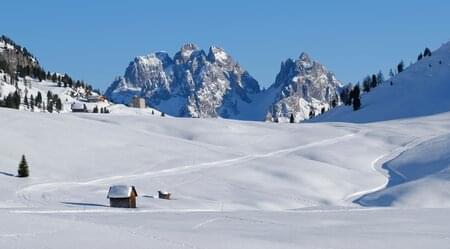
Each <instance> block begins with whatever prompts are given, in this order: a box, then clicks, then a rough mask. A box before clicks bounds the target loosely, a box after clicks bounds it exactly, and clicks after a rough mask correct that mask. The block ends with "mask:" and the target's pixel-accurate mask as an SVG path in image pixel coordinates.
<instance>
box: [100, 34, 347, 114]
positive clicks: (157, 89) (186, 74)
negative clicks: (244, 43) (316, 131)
mask: <svg viewBox="0 0 450 249" xmlns="http://www.w3.org/2000/svg"><path fill="white" fill-rule="evenodd" d="M138 58H139V57H138ZM145 58H151V61H147V60H148V59H147V60H145ZM157 59H159V61H158V60H157ZM161 62H162V64H161ZM161 65H162V66H161ZM123 86H126V87H123ZM339 87H340V82H339V81H337V80H336V78H335V76H334V74H332V73H331V72H329V71H327V70H326V68H325V67H324V66H323V65H321V64H320V63H318V62H315V61H313V60H312V59H311V57H310V56H309V55H308V54H306V53H301V54H300V56H299V57H298V59H297V60H295V61H294V60H292V59H288V60H286V61H285V62H283V63H282V67H281V69H280V73H279V74H278V75H277V78H276V81H275V83H274V84H273V85H272V86H271V87H270V88H269V89H268V90H266V91H261V89H260V86H259V83H258V81H256V80H255V79H254V78H253V77H252V76H251V75H250V74H249V73H248V72H247V71H246V70H245V69H243V68H242V67H241V66H240V65H239V64H238V63H237V62H236V61H235V60H234V59H233V58H232V57H231V56H230V55H229V54H228V53H227V52H226V51H225V50H224V49H223V48H219V47H216V46H211V47H210V48H209V50H208V53H207V54H206V53H205V51H204V50H201V49H199V48H198V47H197V46H196V45H195V44H192V43H188V44H185V45H183V46H182V47H181V49H180V51H179V52H177V53H176V54H175V55H174V57H173V58H171V57H170V56H169V55H168V54H167V53H160V54H158V53H154V54H150V55H147V56H144V57H142V59H140V60H139V59H138V60H134V62H131V63H130V65H129V67H128V68H127V70H126V72H125V76H124V77H123V78H121V79H119V80H118V81H117V80H116V81H115V82H113V84H112V85H111V86H110V87H109V88H108V90H107V91H106V96H108V97H109V98H110V99H111V100H112V101H113V102H116V103H123V104H127V103H128V102H130V101H131V98H132V97H133V96H134V95H137V96H142V97H145V98H146V100H147V103H148V104H149V105H150V106H154V107H156V108H158V109H160V110H162V111H165V112H167V113H169V114H171V115H174V116H182V117H223V118H231V119H242V120H258V121H262V120H264V119H265V118H266V116H267V114H268V113H270V115H271V116H273V117H274V119H275V118H276V119H277V120H280V121H282V120H283V119H284V120H285V119H287V118H289V116H290V115H291V114H294V116H295V118H296V120H297V121H301V120H304V119H307V118H309V113H310V112H311V110H313V111H314V112H316V113H319V112H320V111H321V109H322V108H326V109H328V108H329V106H330V103H331V101H332V100H336V101H338V94H337V91H338V88H339Z"/></svg>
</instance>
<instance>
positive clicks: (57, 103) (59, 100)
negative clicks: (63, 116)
mask: <svg viewBox="0 0 450 249" xmlns="http://www.w3.org/2000/svg"><path fill="white" fill-rule="evenodd" d="M55 108H56V111H57V112H61V110H62V102H61V99H60V98H57V99H56V103H55Z"/></svg>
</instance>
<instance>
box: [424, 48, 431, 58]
mask: <svg viewBox="0 0 450 249" xmlns="http://www.w3.org/2000/svg"><path fill="white" fill-rule="evenodd" d="M427 56H431V50H430V49H429V48H425V51H424V52H423V57H427Z"/></svg>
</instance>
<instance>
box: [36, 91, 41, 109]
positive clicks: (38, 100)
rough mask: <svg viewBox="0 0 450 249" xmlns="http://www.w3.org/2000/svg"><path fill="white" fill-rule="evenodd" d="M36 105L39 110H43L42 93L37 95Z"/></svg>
mask: <svg viewBox="0 0 450 249" xmlns="http://www.w3.org/2000/svg"><path fill="white" fill-rule="evenodd" d="M36 105H37V107H39V108H41V106H42V94H41V92H38V93H37V95H36Z"/></svg>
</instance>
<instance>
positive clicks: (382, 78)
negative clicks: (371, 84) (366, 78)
mask: <svg viewBox="0 0 450 249" xmlns="http://www.w3.org/2000/svg"><path fill="white" fill-rule="evenodd" d="M377 82H378V85H379V84H381V83H383V82H384V75H383V72H381V71H379V72H378V74H377Z"/></svg>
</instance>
